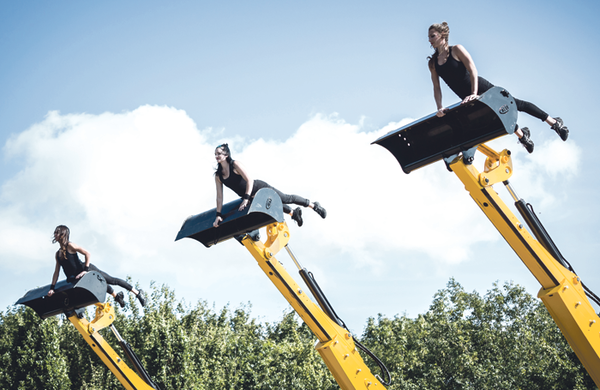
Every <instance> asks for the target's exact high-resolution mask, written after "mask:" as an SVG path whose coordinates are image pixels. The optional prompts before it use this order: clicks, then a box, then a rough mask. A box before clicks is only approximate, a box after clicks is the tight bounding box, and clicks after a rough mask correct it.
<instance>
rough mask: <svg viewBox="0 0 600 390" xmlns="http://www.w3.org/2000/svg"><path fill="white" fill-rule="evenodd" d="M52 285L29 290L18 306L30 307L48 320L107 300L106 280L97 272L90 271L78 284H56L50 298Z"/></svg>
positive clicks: (18, 302)
mask: <svg viewBox="0 0 600 390" xmlns="http://www.w3.org/2000/svg"><path fill="white" fill-rule="evenodd" d="M48 291H50V285H47V286H44V287H40V288H36V289H34V290H29V291H28V292H27V293H26V294H25V295H24V296H23V297H22V298H21V299H19V300H18V301H17V303H16V305H25V306H29V307H30V308H32V309H33V310H35V312H36V313H37V314H38V315H39V316H40V317H42V319H46V318H48V317H52V316H55V315H58V314H62V313H67V312H70V311H73V310H76V309H81V308H83V307H86V306H90V305H93V304H95V303H98V302H104V301H105V299H106V279H104V277H103V276H102V275H100V274H99V273H97V272H94V271H90V272H88V273H87V274H85V275H83V277H82V278H81V279H79V280H78V281H77V283H75V284H72V283H69V282H67V281H66V280H63V281H62V282H58V283H56V286H55V287H54V294H53V295H52V296H51V297H49V296H48Z"/></svg>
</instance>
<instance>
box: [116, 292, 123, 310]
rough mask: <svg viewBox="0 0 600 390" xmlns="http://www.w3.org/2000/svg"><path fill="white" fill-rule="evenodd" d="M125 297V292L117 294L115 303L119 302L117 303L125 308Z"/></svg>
mask: <svg viewBox="0 0 600 390" xmlns="http://www.w3.org/2000/svg"><path fill="white" fill-rule="evenodd" d="M124 298H125V297H124V296H123V291H119V292H118V293H117V296H116V297H115V301H117V303H118V304H119V305H120V306H121V307H125V299H124Z"/></svg>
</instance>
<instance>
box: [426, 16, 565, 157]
mask: <svg viewBox="0 0 600 390" xmlns="http://www.w3.org/2000/svg"><path fill="white" fill-rule="evenodd" d="M449 35H450V28H449V27H448V23H446V22H443V23H441V24H439V23H435V24H433V25H431V26H430V27H429V35H428V36H429V43H430V44H431V47H433V48H434V50H435V51H434V53H433V55H431V56H430V57H428V60H429V71H430V72H431V81H432V82H433V96H434V98H435V103H436V104H437V114H436V115H437V116H440V117H441V116H444V114H445V111H446V109H445V108H444V107H443V106H442V90H441V88H440V77H441V78H442V79H443V80H444V81H445V82H446V84H448V87H450V89H451V90H452V91H453V92H454V93H455V94H457V95H458V96H459V97H460V98H461V99H463V101H462V103H463V104H464V103H468V102H470V101H471V100H474V99H476V98H477V97H478V95H480V94H482V93H484V92H486V91H487V90H489V89H490V88H493V87H494V85H492V83H490V82H489V81H487V80H486V79H484V78H483V77H480V76H479V75H478V73H477V68H476V67H475V63H474V62H473V59H472V58H471V55H470V54H469V52H468V51H467V49H465V48H464V47H463V46H461V45H455V46H448V37H449ZM515 103H516V104H517V110H518V111H523V112H526V113H527V114H529V115H531V116H533V117H536V118H538V119H540V120H541V121H542V122H546V123H547V124H548V125H550V128H551V129H552V130H554V131H556V133H557V134H558V135H559V136H560V138H561V139H562V140H563V141H566V140H567V137H568V136H569V129H567V127H566V126H565V125H564V124H563V121H562V119H560V118H559V117H556V118H553V117H551V116H549V115H548V114H546V113H545V112H544V111H542V110H541V109H540V108H539V107H537V106H536V105H535V104H532V103H529V102H526V101H524V100H519V99H516V98H515ZM515 134H517V136H518V137H519V142H520V143H521V144H522V145H523V146H524V147H525V149H527V151H528V152H529V153H533V141H532V140H531V137H530V131H529V129H528V128H527V127H523V128H522V129H518V128H517V129H516V131H515Z"/></svg>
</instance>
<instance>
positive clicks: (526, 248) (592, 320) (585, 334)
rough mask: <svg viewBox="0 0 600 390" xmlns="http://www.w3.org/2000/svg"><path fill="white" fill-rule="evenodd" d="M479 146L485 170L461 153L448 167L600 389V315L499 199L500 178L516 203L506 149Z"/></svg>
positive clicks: (573, 278)
mask: <svg viewBox="0 0 600 390" xmlns="http://www.w3.org/2000/svg"><path fill="white" fill-rule="evenodd" d="M478 150H479V151H480V152H482V153H484V154H485V155H486V156H487V159H486V161H485V166H484V171H483V172H479V171H478V170H477V169H476V168H475V167H474V166H473V165H471V164H466V163H465V162H464V161H463V158H462V156H458V157H457V158H455V159H454V160H453V161H452V162H451V163H450V165H449V166H450V169H452V171H453V172H454V173H455V174H456V176H458V178H459V179H460V180H461V181H462V182H463V183H464V185H465V189H466V190H467V191H468V192H469V194H470V195H471V197H472V198H473V200H474V201H475V203H477V205H478V206H479V208H481V210H482V211H483V212H484V213H485V215H486V216H487V217H488V218H489V219H490V221H491V222H492V223H493V224H494V226H495V227H496V228H497V229H498V231H499V232H500V234H502V236H503V237H504V239H505V240H506V241H507V242H508V244H509V245H510V246H511V247H512V248H513V250H514V251H515V252H516V254H517V255H518V256H519V257H520V258H521V260H522V261H523V263H524V264H525V266H527V268H529V270H530V271H531V273H532V274H533V275H534V276H535V278H536V279H537V280H538V281H539V282H540V284H541V285H542V288H541V290H540V291H539V293H538V297H539V298H540V299H541V300H542V301H543V302H544V305H545V306H546V308H547V309H548V311H549V312H550V314H551V315H552V317H553V318H554V321H556V323H557V325H558V327H559V328H560V330H561V331H562V333H563V334H564V335H565V337H566V339H567V341H568V342H569V344H570V345H571V348H573V351H575V353H576V354H577V356H578V357H579V359H580V360H581V362H582V363H583V366H584V367H585V368H586V370H587V371H588V373H589V374H590V376H591V377H592V379H593V380H594V382H595V383H596V385H597V386H599V387H600V318H599V317H598V315H597V314H596V312H595V311H594V308H593V306H592V304H591V303H590V301H589V300H588V298H587V296H586V294H585V291H584V289H583V285H582V283H581V280H580V278H579V276H577V275H576V274H575V273H573V272H572V271H570V270H569V269H567V268H566V267H565V266H563V265H562V264H561V263H560V262H559V260H558V259H556V258H555V257H554V256H553V255H552V254H551V253H550V252H549V251H548V250H547V249H546V246H544V245H543V244H542V243H540V241H538V240H537V239H536V238H534V237H532V236H531V234H530V233H529V232H528V231H527V229H526V228H525V226H524V225H523V223H522V222H521V221H519V219H518V218H517V217H516V216H515V214H514V213H512V211H511V210H510V209H509V208H508V207H507V206H506V204H505V203H504V202H503V201H502V199H500V197H499V196H498V194H497V193H496V191H494V189H493V188H492V185H493V184H496V183H499V182H503V183H504V184H505V185H506V186H507V188H508V190H509V192H510V194H511V196H513V198H514V199H515V201H517V202H518V201H519V199H517V196H516V195H515V193H514V191H513V190H512V188H511V187H510V184H509V183H508V179H509V178H510V176H511V175H512V172H513V168H512V160H511V156H510V151H508V150H503V151H502V152H501V153H497V152H496V151H494V150H492V149H491V148H489V147H488V146H486V145H485V144H481V145H479V148H478Z"/></svg>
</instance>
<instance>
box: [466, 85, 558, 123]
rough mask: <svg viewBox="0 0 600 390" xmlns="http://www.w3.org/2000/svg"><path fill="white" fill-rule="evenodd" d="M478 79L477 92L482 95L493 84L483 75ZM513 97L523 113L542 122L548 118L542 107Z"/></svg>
mask: <svg viewBox="0 0 600 390" xmlns="http://www.w3.org/2000/svg"><path fill="white" fill-rule="evenodd" d="M478 80H479V81H478V85H479V91H478V93H479V94H480V95H482V94H483V93H485V92H486V91H487V90H489V89H491V88H493V87H494V84H492V83H490V82H489V81H487V80H486V79H484V78H483V77H479V78H478ZM466 97H467V96H461V97H460V98H461V99H464V98H466ZM513 98H514V99H515V103H516V104H517V111H521V112H525V113H527V114H529V115H531V116H532V117H534V118H538V119H539V120H541V121H542V122H545V121H546V119H547V118H548V114H546V112H544V111H543V110H542V109H540V108H539V107H538V106H536V105H535V104H533V103H529V102H526V101H525V100H519V99H517V98H516V97H514V96H513Z"/></svg>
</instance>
